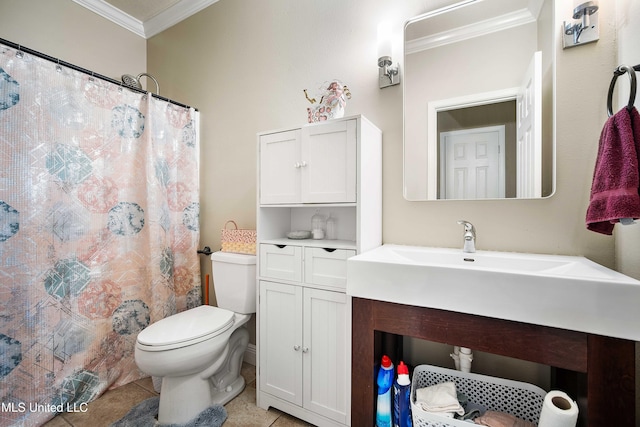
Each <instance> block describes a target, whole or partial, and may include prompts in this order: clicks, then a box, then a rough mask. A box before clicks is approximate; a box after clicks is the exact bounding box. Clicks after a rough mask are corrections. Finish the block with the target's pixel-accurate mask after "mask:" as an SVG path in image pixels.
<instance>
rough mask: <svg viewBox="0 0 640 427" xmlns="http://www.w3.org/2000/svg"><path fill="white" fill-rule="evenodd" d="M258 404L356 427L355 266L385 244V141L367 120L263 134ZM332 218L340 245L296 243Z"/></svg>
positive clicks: (313, 419)
mask: <svg viewBox="0 0 640 427" xmlns="http://www.w3.org/2000/svg"><path fill="white" fill-rule="evenodd" d="M258 167H259V171H258V200H257V202H258V209H257V211H258V216H257V229H258V242H257V243H258V248H259V249H258V254H257V255H258V273H257V274H258V283H259V286H258V288H259V289H258V295H259V299H258V301H259V302H258V309H257V319H258V320H257V341H258V343H257V344H258V346H257V353H258V358H257V359H258V369H257V377H258V382H257V383H258V390H257V396H256V397H257V403H258V406H260V407H261V408H264V409H267V408H268V407H275V408H278V409H280V410H281V411H284V412H287V413H289V414H291V415H294V416H295V417H298V418H300V419H303V420H306V421H308V422H310V423H312V424H314V425H317V426H345V425H350V423H351V406H350V405H351V299H350V297H348V296H347V295H346V294H345V290H346V273H347V259H348V258H349V257H351V256H354V255H356V254H357V253H359V252H362V251H366V250H369V249H373V248H375V247H377V246H379V245H380V244H381V243H382V133H381V132H380V130H379V129H378V128H376V127H375V126H374V125H373V124H372V123H371V122H369V121H368V120H367V119H365V118H364V117H362V116H352V117H346V118H343V119H337V120H331V121H328V122H324V123H319V124H311V125H305V126H301V127H297V128H292V129H282V130H278V131H269V132H262V133H259V134H258ZM316 213H319V214H321V215H324V216H325V217H326V216H328V215H329V214H331V217H332V218H334V220H335V229H336V234H337V239H336V240H313V239H307V240H293V239H287V237H286V236H287V233H288V232H289V231H295V230H310V229H311V217H312V216H313V215H314V214H316Z"/></svg>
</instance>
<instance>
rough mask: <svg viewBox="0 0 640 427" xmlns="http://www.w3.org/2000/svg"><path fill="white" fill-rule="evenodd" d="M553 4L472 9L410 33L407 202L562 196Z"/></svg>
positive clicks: (523, 0)
mask: <svg viewBox="0 0 640 427" xmlns="http://www.w3.org/2000/svg"><path fill="white" fill-rule="evenodd" d="M553 9H554V5H553V0H464V1H460V2H458V3H455V4H453V5H450V6H447V7H445V8H442V9H438V10H435V11H432V12H429V13H426V14H424V15H421V16H418V17H416V18H414V19H411V20H409V21H408V22H407V23H406V25H405V28H404V79H403V80H404V197H405V198H406V199H407V200H443V199H464V200H473V199H518V198H540V197H548V196H550V195H551V194H552V193H553V191H554V188H555V176H554V172H555V159H554V155H555V142H554V139H555V135H554V124H553V122H554V117H555V112H554V109H555V97H554V94H555V87H554V86H555V67H554V58H555V37H554V33H555V31H554V20H553Z"/></svg>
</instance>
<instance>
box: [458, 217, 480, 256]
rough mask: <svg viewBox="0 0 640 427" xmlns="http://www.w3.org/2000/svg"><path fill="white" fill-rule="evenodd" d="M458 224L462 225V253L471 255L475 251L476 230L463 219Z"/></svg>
mask: <svg viewBox="0 0 640 427" xmlns="http://www.w3.org/2000/svg"><path fill="white" fill-rule="evenodd" d="M458 224H460V225H464V246H463V247H462V252H468V253H473V252H475V251H476V228H475V227H474V226H473V224H471V223H470V222H469V221H465V220H463V219H461V220H459V221H458Z"/></svg>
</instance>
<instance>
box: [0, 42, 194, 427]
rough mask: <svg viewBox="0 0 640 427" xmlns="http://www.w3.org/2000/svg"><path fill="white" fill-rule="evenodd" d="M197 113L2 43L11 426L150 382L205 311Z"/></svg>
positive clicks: (0, 210) (3, 375)
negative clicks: (166, 324)
mask: <svg viewBox="0 0 640 427" xmlns="http://www.w3.org/2000/svg"><path fill="white" fill-rule="evenodd" d="M198 156H199V141H198V113H197V112H196V111H195V110H194V109H192V108H183V107H180V106H176V105H174V104H171V103H168V102H165V101H162V100H158V99H155V98H153V97H152V96H147V95H144V94H140V93H137V92H133V91H131V90H128V89H126V88H123V87H121V86H118V85H116V84H113V83H109V82H107V81H104V80H99V79H94V78H92V77H91V76H89V75H87V74H84V73H81V72H78V71H74V70H72V69H69V68H65V67H61V66H59V65H58V64H56V63H55V62H51V61H47V60H45V59H41V58H39V57H36V56H32V55H29V54H27V53H23V52H20V51H17V50H15V49H12V48H10V47H7V46H4V45H2V44H0V302H1V308H0V404H1V405H2V406H1V407H0V426H7V425H20V426H22V425H24V426H35V425H40V424H42V423H44V422H45V421H46V420H48V419H49V418H52V417H53V416H54V415H55V414H56V413H57V412H61V411H66V410H68V409H70V410H82V409H85V410H86V405H85V404H84V403H86V402H89V401H91V400H92V399H94V398H96V397H97V396H99V395H100V394H101V393H102V392H103V391H105V390H107V389H109V388H113V387H116V386H119V385H122V384H126V383H128V382H131V381H134V380H137V379H139V378H142V377H144V376H145V375H144V374H143V373H141V372H140V371H139V370H138V369H137V367H136V364H135V361H134V357H133V355H134V344H135V340H136V336H137V334H138V332H140V331H141V330H142V329H144V328H145V327H146V326H148V325H149V324H150V323H153V322H155V321H157V320H159V319H161V318H163V317H166V316H168V315H171V314H174V313H176V312H178V311H182V310H185V309H187V308H192V307H195V306H197V305H200V304H201V295H200V294H201V287H200V264H199V260H198V255H197V253H196V250H197V247H198V239H199V188H198Z"/></svg>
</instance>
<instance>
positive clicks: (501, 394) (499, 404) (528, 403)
mask: <svg viewBox="0 0 640 427" xmlns="http://www.w3.org/2000/svg"><path fill="white" fill-rule="evenodd" d="M449 381H451V382H454V383H455V384H456V390H457V391H459V392H461V393H464V394H465V395H466V396H467V397H468V398H469V401H470V402H473V403H476V404H479V405H483V406H485V407H486V408H487V410H491V411H500V412H506V413H509V414H511V415H515V416H516V417H518V418H521V419H523V420H527V421H530V422H533V423H536V424H537V423H538V420H539V418H540V412H541V411H542V405H543V403H544V397H545V395H546V394H547V392H546V391H544V390H543V389H541V388H540V387H537V386H535V385H533V384H528V383H523V382H518V381H511V380H505V379H502V378H495V377H489V376H486V375H479V374H472V373H466V372H460V371H455V370H453V369H446V368H440V367H438V366H431V365H419V366H416V368H415V369H414V371H413V379H412V381H411V414H412V418H413V426H414V427H455V426H460V427H467V426H469V425H470V424H469V423H468V422H465V421H462V420H456V419H453V418H447V417H444V416H442V415H438V414H434V413H430V412H426V411H424V410H422V408H420V407H419V406H417V405H416V404H415V399H416V389H419V388H423V387H429V386H432V385H436V384H440V383H444V382H449Z"/></svg>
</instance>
